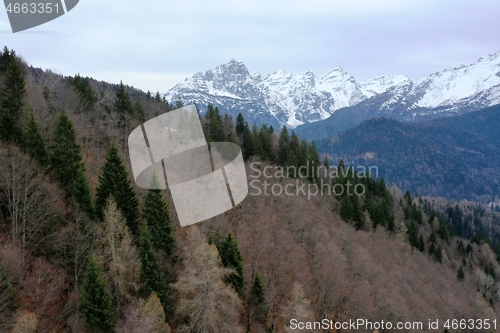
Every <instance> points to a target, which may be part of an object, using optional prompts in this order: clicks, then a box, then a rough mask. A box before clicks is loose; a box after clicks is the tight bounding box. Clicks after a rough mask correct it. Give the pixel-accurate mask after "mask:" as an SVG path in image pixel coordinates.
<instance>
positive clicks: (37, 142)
mask: <svg viewBox="0 0 500 333" xmlns="http://www.w3.org/2000/svg"><path fill="white" fill-rule="evenodd" d="M23 149H24V151H25V152H27V153H28V154H29V155H30V156H31V157H32V158H33V159H34V160H36V161H37V162H38V163H39V164H40V165H41V166H44V167H45V166H47V165H48V164H49V155H48V153H47V149H46V147H45V140H44V139H43V137H42V134H41V132H40V126H38V123H37V122H36V119H35V115H34V114H33V112H30V114H29V116H28V121H27V123H26V128H25V130H24V135H23Z"/></svg>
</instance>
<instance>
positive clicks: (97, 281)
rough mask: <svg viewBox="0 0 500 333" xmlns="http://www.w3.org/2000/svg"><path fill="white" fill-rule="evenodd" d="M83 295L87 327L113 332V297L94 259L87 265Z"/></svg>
mask: <svg viewBox="0 0 500 333" xmlns="http://www.w3.org/2000/svg"><path fill="white" fill-rule="evenodd" d="M81 293H82V302H81V312H82V313H83V315H84V316H85V320H86V323H87V326H89V328H92V329H97V330H100V331H102V332H113V331H114V311H113V308H112V305H111V295H110V292H109V290H108V287H107V284H106V281H104V278H103V277H102V274H101V271H100V269H99V267H98V265H97V262H96V261H95V259H94V258H93V257H92V258H91V259H90V261H89V263H88V265H87V270H86V271H85V275H84V277H83V283H82V291H81Z"/></svg>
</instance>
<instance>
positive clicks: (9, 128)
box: [0, 57, 26, 142]
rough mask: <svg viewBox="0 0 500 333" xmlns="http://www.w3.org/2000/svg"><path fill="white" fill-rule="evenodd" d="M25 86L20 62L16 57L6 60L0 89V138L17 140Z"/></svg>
mask: <svg viewBox="0 0 500 333" xmlns="http://www.w3.org/2000/svg"><path fill="white" fill-rule="evenodd" d="M25 95H26V87H25V81H24V75H23V71H22V68H21V64H20V62H19V60H18V59H17V58H15V57H14V58H13V59H11V60H10V61H9V62H8V68H7V74H6V77H5V85H4V87H3V89H2V90H1V91H0V112H1V113H0V139H2V140H3V141H6V142H19V141H20V140H21V136H22V130H21V127H20V125H19V121H20V119H21V113H22V109H23V106H24V97H25Z"/></svg>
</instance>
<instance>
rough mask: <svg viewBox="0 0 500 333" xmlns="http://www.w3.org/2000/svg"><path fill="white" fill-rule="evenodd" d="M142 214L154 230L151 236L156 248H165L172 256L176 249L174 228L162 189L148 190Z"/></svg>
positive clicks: (151, 229)
mask: <svg viewBox="0 0 500 333" xmlns="http://www.w3.org/2000/svg"><path fill="white" fill-rule="evenodd" d="M142 216H143V218H144V220H145V221H146V224H147V226H148V227H149V230H150V231H151V232H152V234H151V235H152V236H151V238H152V242H153V245H154V247H155V249H156V250H163V251H164V252H165V254H166V255H167V256H169V257H171V256H172V255H173V253H174V251H175V236H174V228H173V226H172V222H171V219H170V213H169V209H168V206H167V203H166V202H165V200H164V199H163V195H162V192H161V191H160V190H148V192H147V194H146V198H145V199H144V208H143V210H142Z"/></svg>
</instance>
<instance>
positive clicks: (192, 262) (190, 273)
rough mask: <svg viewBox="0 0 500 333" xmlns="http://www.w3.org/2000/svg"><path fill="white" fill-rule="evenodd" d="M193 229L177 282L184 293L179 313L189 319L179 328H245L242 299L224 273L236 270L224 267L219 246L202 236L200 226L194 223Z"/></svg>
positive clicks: (210, 331) (212, 331)
mask: <svg viewBox="0 0 500 333" xmlns="http://www.w3.org/2000/svg"><path fill="white" fill-rule="evenodd" d="M189 232H190V235H189V238H188V243H189V244H190V245H189V246H190V248H189V251H188V252H187V253H186V257H185V260H184V265H185V266H184V269H183V270H182V272H181V274H180V276H179V281H178V282H177V283H176V284H175V285H174V287H175V289H177V291H178V292H179V295H180V302H179V306H178V308H177V313H178V315H179V316H182V317H184V316H186V317H188V318H189V319H188V322H187V323H186V324H184V325H182V326H181V327H180V328H179V329H178V331H179V332H200V333H201V332H203V333H226V332H228V333H229V332H231V333H233V332H242V331H243V329H242V327H241V326H240V322H239V319H240V315H241V311H242V305H241V300H240V299H239V298H238V295H237V294H236V292H235V291H234V290H233V289H232V288H231V287H230V286H228V285H226V284H225V283H224V277H225V276H226V275H227V274H228V273H231V272H232V270H230V269H227V268H224V267H222V262H221V259H220V257H219V253H218V252H217V248H216V247H215V245H209V244H208V243H206V242H205V241H204V240H202V239H201V237H200V235H199V231H198V229H197V227H195V226H192V227H190V230H189Z"/></svg>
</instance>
